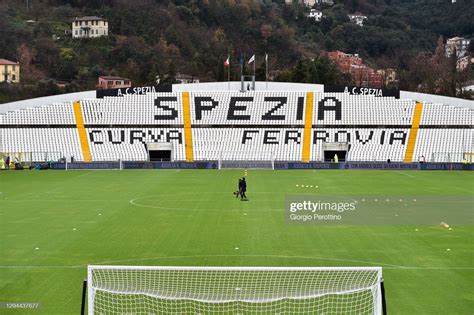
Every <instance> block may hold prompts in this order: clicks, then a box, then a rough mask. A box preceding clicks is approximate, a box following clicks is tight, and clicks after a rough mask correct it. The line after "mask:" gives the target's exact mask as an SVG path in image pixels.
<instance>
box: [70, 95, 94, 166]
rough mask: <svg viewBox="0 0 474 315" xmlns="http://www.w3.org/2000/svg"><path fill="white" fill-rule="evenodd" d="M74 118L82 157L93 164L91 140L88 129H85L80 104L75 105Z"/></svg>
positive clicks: (75, 103)
mask: <svg viewBox="0 0 474 315" xmlns="http://www.w3.org/2000/svg"><path fill="white" fill-rule="evenodd" d="M73 108H74V116H75V118H76V128H77V133H78V134H79V140H80V141H81V150H82V157H83V159H84V161H85V162H91V161H92V156H91V149H90V147H89V139H88V138H87V133H86V129H85V128H84V118H83V117H82V109H81V103H80V102H74V103H73Z"/></svg>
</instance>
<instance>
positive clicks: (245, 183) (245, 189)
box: [240, 177, 247, 200]
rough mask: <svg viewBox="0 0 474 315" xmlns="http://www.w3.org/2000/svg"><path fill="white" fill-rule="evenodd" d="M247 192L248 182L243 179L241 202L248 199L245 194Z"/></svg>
mask: <svg viewBox="0 0 474 315" xmlns="http://www.w3.org/2000/svg"><path fill="white" fill-rule="evenodd" d="M246 191H247V181H246V180H245V177H242V188H241V189H240V200H244V198H245V199H247V195H246V194H245V192H246Z"/></svg>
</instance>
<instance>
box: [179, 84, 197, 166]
mask: <svg viewBox="0 0 474 315" xmlns="http://www.w3.org/2000/svg"><path fill="white" fill-rule="evenodd" d="M182 98H183V123H184V148H185V151H186V161H188V162H192V161H194V149H193V130H192V128H191V105H190V102H189V92H183V94H182Z"/></svg>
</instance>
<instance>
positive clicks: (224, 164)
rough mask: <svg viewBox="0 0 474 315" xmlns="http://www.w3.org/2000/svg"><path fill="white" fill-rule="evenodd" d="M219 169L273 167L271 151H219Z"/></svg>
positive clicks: (271, 168) (273, 160)
mask: <svg viewBox="0 0 474 315" xmlns="http://www.w3.org/2000/svg"><path fill="white" fill-rule="evenodd" d="M219 169H268V170H274V169H275V157H274V154H273V152H268V151H265V152H261V151H247V152H244V151H239V152H228V151H226V152H221V154H220V156H219Z"/></svg>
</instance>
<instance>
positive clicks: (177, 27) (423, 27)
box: [0, 0, 474, 102]
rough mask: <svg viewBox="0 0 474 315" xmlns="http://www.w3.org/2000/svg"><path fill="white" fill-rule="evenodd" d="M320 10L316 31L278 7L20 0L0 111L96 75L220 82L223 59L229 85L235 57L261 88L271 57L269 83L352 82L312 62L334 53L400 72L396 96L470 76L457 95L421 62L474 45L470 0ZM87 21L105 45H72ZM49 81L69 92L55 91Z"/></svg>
mask: <svg viewBox="0 0 474 315" xmlns="http://www.w3.org/2000/svg"><path fill="white" fill-rule="evenodd" d="M318 9H320V10H322V12H323V14H324V18H323V19H322V21H321V22H319V23H318V22H315V21H314V20H311V19H309V18H307V17H306V16H307V14H308V13H309V8H306V7H304V6H301V5H296V4H294V5H285V4H284V1H282V0H281V1H256V0H202V1H198V0H191V1H185V0H175V1H171V0H167V1H166V0H165V1H154V0H135V1H125V0H93V1H85V0H69V1H68V0H63V1H60V0H49V1H47V0H42V1H41V0H30V1H29V7H28V9H27V6H26V1H16V0H3V1H0V58H5V59H9V60H15V61H16V60H18V61H20V62H21V65H22V74H21V77H22V85H21V86H14V87H11V86H2V87H1V88H0V102H5V101H9V100H13V99H19V98H27V97H32V96H41V95H46V94H55V93H61V92H65V91H75V90H85V89H94V88H95V84H96V83H97V77H98V76H99V75H118V76H123V77H127V78H130V79H131V80H132V81H133V82H134V85H150V84H154V82H155V80H156V77H157V76H159V77H160V78H161V82H163V81H166V82H171V81H173V80H174V77H175V74H176V73H178V72H179V73H184V74H188V75H192V76H195V77H198V78H199V79H200V80H201V81H216V80H218V81H222V80H225V79H226V74H225V73H224V69H223V66H222V64H223V61H224V60H225V59H226V58H227V55H228V54H230V56H231V69H232V79H234V80H236V79H238V75H239V59H240V56H241V55H242V56H243V59H244V60H246V59H248V58H249V57H250V56H251V55H252V54H253V53H256V55H257V67H258V68H259V69H258V70H257V76H258V79H264V70H263V69H264V68H263V67H264V64H263V56H264V54H265V53H268V54H269V69H270V71H271V74H272V76H274V77H275V79H276V80H290V81H303V82H318V83H350V82H348V79H347V78H345V77H344V76H342V75H341V74H340V73H339V72H338V70H337V69H336V68H335V67H334V66H333V65H332V64H330V63H328V60H326V59H325V58H320V57H318V55H319V54H320V53H321V52H323V51H331V50H341V51H345V52H349V53H359V54H360V55H361V57H362V58H364V60H366V62H367V63H368V64H370V65H373V66H375V67H380V68H394V69H397V71H398V73H399V79H400V82H399V86H400V88H403V89H408V90H415V89H419V87H420V86H422V87H425V89H427V88H426V86H428V87H429V88H430V89H431V90H430V91H427V92H432V93H441V94H446V95H454V94H456V84H460V83H462V82H464V81H468V80H472V78H473V75H472V69H470V70H469V71H465V73H462V74H456V73H455V76H456V77H454V75H453V76H451V77H449V78H448V79H447V80H448V81H449V80H450V81H453V80H454V81H455V82H454V81H453V82H454V83H453V84H448V85H450V86H451V85H453V86H454V88H453V87H452V88H450V89H440V88H439V84H438V85H437V84H434V85H430V83H429V81H430V80H432V76H433V75H437V74H439V73H429V72H430V71H428V70H429V69H434V68H435V67H433V66H432V64H430V62H432V61H433V58H431V59H430V58H428V59H427V60H425V61H426V62H424V61H423V59H421V60H420V58H421V57H420V56H426V55H420V53H423V52H426V53H427V54H429V56H431V55H434V54H435V49H436V47H437V43H438V39H439V38H440V36H442V37H443V38H449V37H453V36H466V37H468V38H469V37H472V36H473V34H474V21H473V19H472V16H474V6H473V5H472V2H471V1H470V0H458V1H457V3H455V4H451V1H396V0H385V1H380V0H379V1H377V0H372V1H370V0H343V1H337V0H336V1H335V5H333V6H322V7H318ZM354 12H357V13H362V14H365V15H367V16H368V17H369V18H368V19H367V20H366V21H365V23H364V27H359V26H356V25H354V24H352V23H351V22H350V21H349V18H348V17H347V14H349V13H354ZM86 15H96V16H102V17H104V18H106V19H108V21H109V31H110V36H109V37H107V38H101V39H72V38H71V35H70V34H67V31H68V30H70V28H71V24H70V23H71V21H72V20H73V19H74V18H75V17H78V16H86ZM27 21H29V22H27ZM471 50H472V48H471ZM316 57H318V58H316ZM437 62H438V63H439V60H438V61H437ZM312 69H313V70H312ZM314 69H316V70H317V71H316V70H314ZM311 71H313V74H311ZM315 72H317V75H314V73H315ZM425 72H426V73H425ZM448 72H449V71H448ZM50 79H54V80H57V81H66V82H68V83H69V85H68V86H67V87H66V89H65V90H61V89H59V88H57V87H56V85H55V84H53V83H52V82H51V81H48V80H50ZM443 84H444V83H443ZM444 85H446V84H444Z"/></svg>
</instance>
